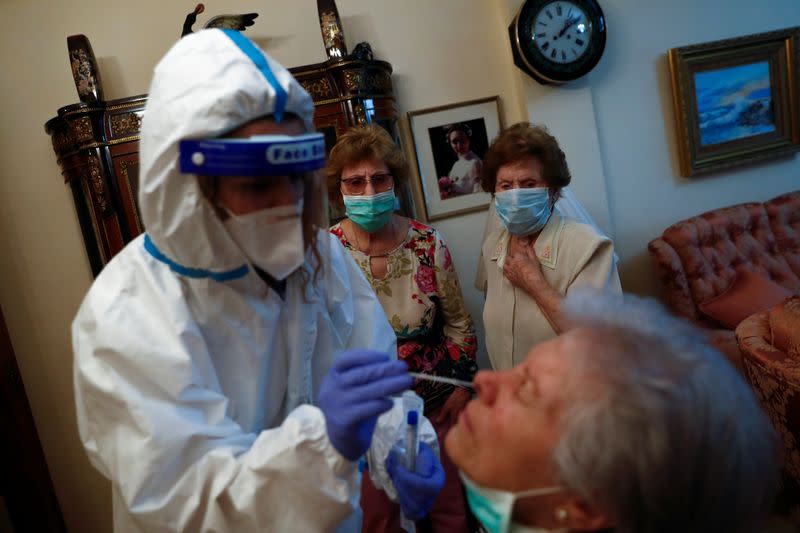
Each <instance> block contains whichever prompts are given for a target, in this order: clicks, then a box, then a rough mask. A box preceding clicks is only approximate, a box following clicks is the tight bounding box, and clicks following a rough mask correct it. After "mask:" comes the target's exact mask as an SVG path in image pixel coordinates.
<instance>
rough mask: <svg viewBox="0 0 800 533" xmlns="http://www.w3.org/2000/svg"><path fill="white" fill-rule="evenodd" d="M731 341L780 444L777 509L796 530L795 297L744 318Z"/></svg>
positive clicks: (799, 389) (799, 491) (799, 344)
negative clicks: (781, 457)
mask: <svg viewBox="0 0 800 533" xmlns="http://www.w3.org/2000/svg"><path fill="white" fill-rule="evenodd" d="M736 340H737V342H738V344H739V348H740V349H741V352H742V366H743V368H744V375H745V377H746V378H747V380H748V381H749V382H750V384H751V385H752V387H753V390H754V391H755V393H756V396H757V397H758V399H759V401H760V402H761V405H762V406H763V407H764V410H765V411H766V412H767V414H768V415H769V417H770V419H771V420H772V423H773V425H774V426H775V428H776V429H777V431H778V435H779V436H780V438H781V441H782V443H783V452H784V454H783V455H784V467H783V486H782V490H781V494H780V495H779V498H778V506H779V508H780V510H782V511H784V512H786V513H787V514H790V515H791V516H792V519H793V521H794V522H796V523H797V524H798V525H800V297H798V296H794V297H792V298H789V299H788V300H786V301H785V302H784V303H781V304H779V305H777V306H775V307H773V308H772V309H770V310H769V311H765V312H761V313H756V314H755V315H753V316H750V317H748V318H746V319H744V320H743V321H742V322H741V323H740V324H739V325H738V326H737V328H736Z"/></svg>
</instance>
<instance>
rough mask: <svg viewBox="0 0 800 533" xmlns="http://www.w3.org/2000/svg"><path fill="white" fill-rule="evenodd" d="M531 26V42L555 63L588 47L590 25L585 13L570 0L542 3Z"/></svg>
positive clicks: (563, 60) (569, 60)
mask: <svg viewBox="0 0 800 533" xmlns="http://www.w3.org/2000/svg"><path fill="white" fill-rule="evenodd" d="M533 30H534V31H535V32H536V33H535V34H534V38H533V42H534V45H535V46H536V47H537V48H538V49H539V51H540V52H541V53H542V54H543V55H544V56H545V57H547V58H549V59H550V60H551V61H554V62H556V63H562V64H563V63H569V62H571V61H575V60H577V59H578V58H579V57H581V56H582V55H583V54H584V53H585V52H586V50H588V49H589V39H590V38H591V33H592V26H591V24H590V23H589V19H588V18H587V17H586V13H584V12H583V10H582V9H581V8H580V7H578V6H576V5H575V4H573V3H572V2H565V1H564V2H562V1H556V2H553V3H551V4H546V5H544V6H543V7H542V8H541V10H540V11H539V13H538V14H536V15H535V17H534V19H533Z"/></svg>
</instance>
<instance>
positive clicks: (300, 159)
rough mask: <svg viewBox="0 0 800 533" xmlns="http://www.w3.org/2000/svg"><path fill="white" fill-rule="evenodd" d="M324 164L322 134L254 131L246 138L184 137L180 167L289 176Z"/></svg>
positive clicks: (195, 170) (187, 170) (196, 171)
mask: <svg viewBox="0 0 800 533" xmlns="http://www.w3.org/2000/svg"><path fill="white" fill-rule="evenodd" d="M324 166H325V136H324V135H323V134H322V133H306V134H304V135H295V136H290V135H254V136H253V137H249V138H224V139H206V140H184V141H181V143H180V168H181V172H182V173H184V174H199V175H203V176H252V177H264V178H267V177H269V176H291V175H295V174H302V173H304V172H313V171H315V170H319V169H321V168H322V167H324Z"/></svg>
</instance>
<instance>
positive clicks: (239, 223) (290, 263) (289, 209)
mask: <svg viewBox="0 0 800 533" xmlns="http://www.w3.org/2000/svg"><path fill="white" fill-rule="evenodd" d="M302 213H303V201H302V200H300V201H299V202H298V203H296V204H294V205H282V206H278V207H269V208H266V209H261V210H259V211H254V212H252V213H247V214H246V215H234V214H233V213H231V212H230V211H228V214H229V215H230V216H229V217H228V218H227V219H226V220H225V222H224V224H225V228H226V229H227V230H228V233H229V234H230V236H231V238H233V240H234V241H235V242H236V244H238V245H239V248H241V250H242V252H244V255H245V256H246V257H247V259H249V260H250V262H251V263H253V264H254V265H255V266H257V267H258V268H260V269H261V270H263V271H265V272H267V273H268V274H269V275H270V276H272V277H273V278H275V279H276V280H278V281H280V280H283V279H286V278H287V277H288V276H289V274H291V273H292V272H294V271H295V270H297V269H298V268H300V265H302V264H303V262H304V261H305V243H304V241H303V220H302V217H301V215H302Z"/></svg>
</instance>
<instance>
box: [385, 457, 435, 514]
mask: <svg viewBox="0 0 800 533" xmlns="http://www.w3.org/2000/svg"><path fill="white" fill-rule="evenodd" d="M416 466H417V468H416V471H414V472H411V471H409V470H407V469H406V467H405V466H403V458H402V457H401V456H400V455H399V454H398V453H397V451H395V450H392V451H391V452H390V453H389V457H387V458H386V471H387V472H388V473H389V477H391V478H392V483H394V488H395V489H397V499H398V500H399V501H400V509H401V510H402V511H403V514H405V515H406V517H408V518H410V519H411V520H421V519H422V518H424V517H425V515H427V514H428V512H429V511H430V510H431V507H433V502H435V501H436V497H437V496H438V495H439V492H441V490H442V487H444V468H443V467H442V463H440V462H439V459H438V458H437V457H436V454H435V453H433V450H432V449H431V447H430V446H428V445H427V444H426V443H424V442H420V443H419V453H418V454H417V465H416Z"/></svg>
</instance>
